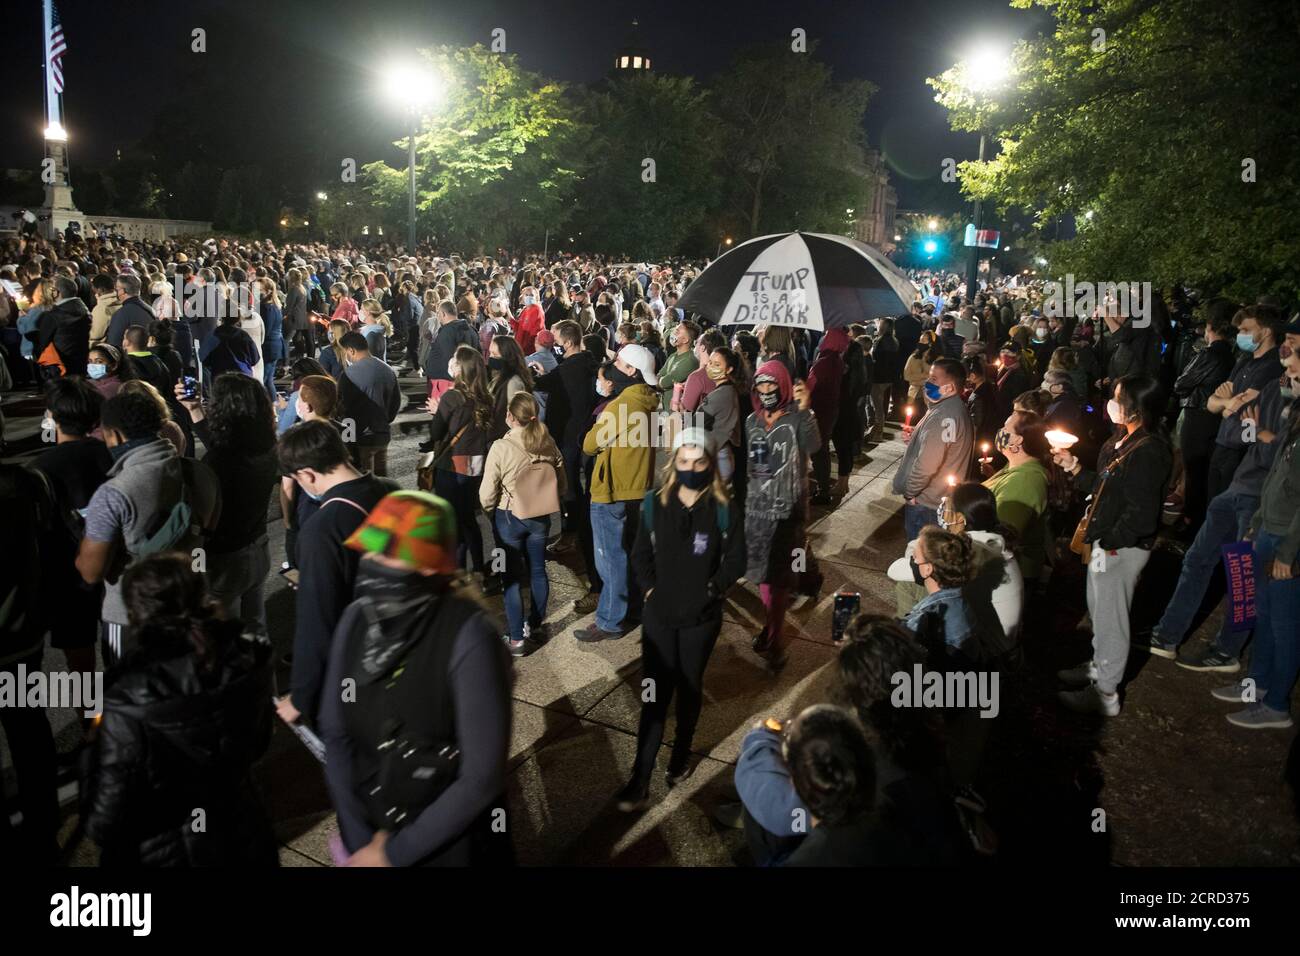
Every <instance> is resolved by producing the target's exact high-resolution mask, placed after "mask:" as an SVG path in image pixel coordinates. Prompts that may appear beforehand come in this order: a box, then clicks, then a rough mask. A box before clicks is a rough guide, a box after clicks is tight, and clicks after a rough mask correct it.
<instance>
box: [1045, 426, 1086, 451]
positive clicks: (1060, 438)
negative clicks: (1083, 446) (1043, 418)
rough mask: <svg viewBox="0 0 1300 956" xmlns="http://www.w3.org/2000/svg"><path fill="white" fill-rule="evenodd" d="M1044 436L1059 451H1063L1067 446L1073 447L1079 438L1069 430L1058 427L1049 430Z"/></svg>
mask: <svg viewBox="0 0 1300 956" xmlns="http://www.w3.org/2000/svg"><path fill="white" fill-rule="evenodd" d="M1044 437H1045V438H1046V439H1047V443H1048V444H1049V445H1051V446H1052V447H1053V448H1055V449H1056V450H1058V451H1063V450H1065V449H1067V448H1071V447H1073V445H1074V444H1075V442H1077V441H1078V440H1079V439H1078V438H1076V437H1075V436H1074V435H1071V434H1070V433H1069V432H1063V431H1061V430H1060V429H1056V428H1053V429H1052V430H1051V431H1049V432H1047V434H1046V435H1045V436H1044Z"/></svg>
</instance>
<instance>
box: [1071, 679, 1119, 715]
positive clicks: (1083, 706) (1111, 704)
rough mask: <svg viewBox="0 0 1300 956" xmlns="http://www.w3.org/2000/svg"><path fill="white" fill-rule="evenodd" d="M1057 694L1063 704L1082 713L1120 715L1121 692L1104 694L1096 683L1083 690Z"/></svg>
mask: <svg viewBox="0 0 1300 956" xmlns="http://www.w3.org/2000/svg"><path fill="white" fill-rule="evenodd" d="M1056 696H1057V699H1058V700H1060V702H1061V703H1062V704H1064V705H1065V706H1066V707H1068V708H1070V710H1073V711H1076V712H1077V713H1080V714H1101V715H1102V716H1103V717H1118V716H1119V694H1103V693H1102V692H1101V691H1099V690H1098V689H1097V685H1096V684H1089V685H1088V686H1087V687H1085V688H1083V690H1063V691H1061V692H1059V693H1058V694H1057V695H1056Z"/></svg>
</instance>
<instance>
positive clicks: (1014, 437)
mask: <svg viewBox="0 0 1300 956" xmlns="http://www.w3.org/2000/svg"><path fill="white" fill-rule="evenodd" d="M1046 431H1047V423H1046V422H1044V421H1043V420H1042V419H1041V418H1039V417H1038V416H1037V415H1035V414H1034V413H1032V412H1013V413H1012V414H1011V415H1010V416H1009V417H1008V418H1007V420H1006V423H1005V424H1004V425H1003V426H1002V428H1000V429H999V430H998V433H997V436H996V439H995V444H996V446H997V450H998V451H999V452H1001V454H1002V455H1003V456H1004V457H1005V458H1006V460H1007V464H1006V467H1005V468H1002V469H1001V470H1000V471H998V472H997V473H996V474H994V475H993V476H992V477H990V478H989V479H988V480H987V481H985V482H984V487H985V488H988V489H989V490H990V491H991V492H993V497H994V499H995V500H996V502H997V510H998V521H1000V522H1001V523H1002V524H1004V525H1006V526H1007V527H1008V528H1011V529H1012V530H1013V531H1015V533H1016V536H1017V538H1018V539H1019V543H1020V547H1019V549H1018V550H1019V560H1020V570H1021V573H1022V574H1023V576H1024V578H1025V580H1026V581H1028V582H1030V583H1033V582H1036V581H1037V580H1038V579H1039V576H1040V574H1041V571H1042V568H1043V565H1044V564H1046V563H1047V526H1046V523H1045V522H1044V521H1043V514H1044V512H1045V511H1046V510H1047V484H1048V477H1047V468H1046V467H1045V466H1044V464H1043V463H1044V462H1045V461H1046V460H1047V457H1048V455H1049V453H1050V452H1051V447H1050V446H1049V444H1048V442H1047V439H1046V438H1045V437H1044V433H1045V432H1046Z"/></svg>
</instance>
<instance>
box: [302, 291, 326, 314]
mask: <svg viewBox="0 0 1300 956" xmlns="http://www.w3.org/2000/svg"><path fill="white" fill-rule="evenodd" d="M326 308H327V306H326V304H325V293H324V292H322V291H321V287H320V286H318V285H313V286H312V287H311V289H310V290H309V291H308V292H307V311H308V312H316V313H319V314H320V315H325V314H326Z"/></svg>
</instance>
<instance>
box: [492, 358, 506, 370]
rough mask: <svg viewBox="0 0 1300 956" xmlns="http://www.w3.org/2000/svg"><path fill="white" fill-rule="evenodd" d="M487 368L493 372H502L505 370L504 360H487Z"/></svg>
mask: <svg viewBox="0 0 1300 956" xmlns="http://www.w3.org/2000/svg"><path fill="white" fill-rule="evenodd" d="M488 368H490V369H491V370H492V371H494V372H504V371H505V370H506V360H505V359H503V358H491V357H489V358H488Z"/></svg>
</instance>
